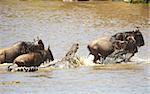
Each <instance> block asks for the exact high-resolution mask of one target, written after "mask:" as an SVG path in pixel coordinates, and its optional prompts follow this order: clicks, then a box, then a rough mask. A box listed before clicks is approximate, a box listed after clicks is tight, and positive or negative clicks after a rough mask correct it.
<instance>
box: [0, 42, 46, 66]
mask: <svg viewBox="0 0 150 94" xmlns="http://www.w3.org/2000/svg"><path fill="white" fill-rule="evenodd" d="M43 47H44V44H43V42H42V40H38V41H37V43H34V42H26V41H19V42H17V43H15V44H14V45H12V46H10V47H6V48H0V64H1V63H12V62H13V60H14V59H15V58H16V57H17V56H19V55H22V54H26V53H30V52H37V51H39V50H43V49H44V48H43Z"/></svg>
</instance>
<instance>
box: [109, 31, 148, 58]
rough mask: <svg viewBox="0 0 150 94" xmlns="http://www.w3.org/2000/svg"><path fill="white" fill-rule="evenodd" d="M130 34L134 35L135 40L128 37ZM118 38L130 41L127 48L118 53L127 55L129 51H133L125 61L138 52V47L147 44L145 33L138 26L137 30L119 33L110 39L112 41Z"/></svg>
mask: <svg viewBox="0 0 150 94" xmlns="http://www.w3.org/2000/svg"><path fill="white" fill-rule="evenodd" d="M129 36H133V37H134V39H135V41H134V42H133V41H129V39H127V37H129ZM132 39H133V38H132ZM116 40H121V41H127V42H128V45H127V46H126V48H125V49H124V50H123V51H120V52H119V54H118V55H126V54H128V53H131V56H130V57H129V58H128V59H125V61H129V60H130V59H131V58H132V57H133V56H134V55H135V53H137V52H138V48H137V47H141V46H144V45H145V42H144V38H143V35H142V33H141V32H140V30H139V29H138V28H136V30H133V31H128V32H121V33H117V34H115V35H113V36H112V37H111V38H110V41H112V42H114V41H116Z"/></svg>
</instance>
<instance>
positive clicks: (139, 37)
mask: <svg viewBox="0 0 150 94" xmlns="http://www.w3.org/2000/svg"><path fill="white" fill-rule="evenodd" d="M134 38H135V40H136V45H137V46H138V47H141V46H144V45H145V42H144V38H143V35H142V33H141V32H140V30H139V29H138V28H137V29H136V30H135V31H134Z"/></svg>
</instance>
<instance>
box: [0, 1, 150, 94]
mask: <svg viewBox="0 0 150 94" xmlns="http://www.w3.org/2000/svg"><path fill="white" fill-rule="evenodd" d="M149 9H150V7H149V6H148V5H146V4H129V3H123V2H110V1H99V2H73V3H67V2H65V3H64V2H59V1H49V0H20V1H19V0H0V47H1V48H3V47H7V46H10V45H12V44H13V43H15V42H17V41H33V39H34V38H36V37H37V36H39V37H40V38H41V39H43V41H44V44H45V45H46V47H47V46H48V45H50V46H51V50H52V52H53V55H54V58H55V59H60V58H62V57H63V56H64V55H65V53H66V52H67V51H68V50H69V48H70V47H71V45H72V44H73V43H76V42H78V43H79V44H80V48H79V51H78V53H77V54H78V55H79V56H82V57H85V58H86V57H87V55H88V50H87V48H86V46H87V44H88V43H89V42H90V41H91V40H93V39H95V38H98V37H102V36H110V35H113V34H115V33H117V32H124V31H129V30H133V29H134V28H135V27H136V26H138V27H140V30H141V32H142V34H143V36H144V39H145V46H143V47H141V48H139V52H138V53H136V55H135V56H134V57H133V58H132V61H134V62H136V63H134V64H113V65H111V64H110V65H109V64H108V65H99V66H83V67H79V68H75V69H51V70H46V71H37V72H31V73H22V72H21V73H20V72H14V73H11V72H7V70H6V67H7V64H3V65H0V94H20V93H22V94H35V93H36V94H43V93H44V94H49V93H51V94H149V93H150V70H149V69H150V68H149V67H150V64H149V63H150V49H149V48H150V41H149V40H150V27H149V25H150V19H149V12H150V11H149Z"/></svg>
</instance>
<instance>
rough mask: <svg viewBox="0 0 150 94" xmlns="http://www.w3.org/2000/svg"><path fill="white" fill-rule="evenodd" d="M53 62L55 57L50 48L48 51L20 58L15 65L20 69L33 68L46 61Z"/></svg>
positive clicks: (28, 54)
mask: <svg viewBox="0 0 150 94" xmlns="http://www.w3.org/2000/svg"><path fill="white" fill-rule="evenodd" d="M47 60H48V61H53V60H54V57H53V54H52V52H51V50H50V47H48V49H46V50H39V51H38V52H31V53H27V54H23V55H20V56H18V57H17V58H16V59H15V60H14V61H13V64H17V65H18V67H31V66H34V67H35V66H39V65H40V64H41V63H44V61H47Z"/></svg>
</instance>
